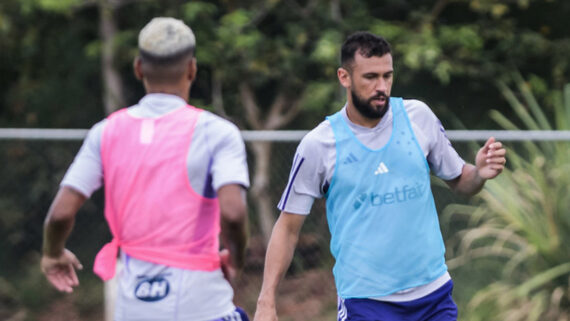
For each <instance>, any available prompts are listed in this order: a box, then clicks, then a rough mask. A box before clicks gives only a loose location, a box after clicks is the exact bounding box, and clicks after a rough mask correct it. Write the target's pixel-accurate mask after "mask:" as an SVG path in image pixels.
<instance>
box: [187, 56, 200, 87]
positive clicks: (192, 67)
mask: <svg viewBox="0 0 570 321" xmlns="http://www.w3.org/2000/svg"><path fill="white" fill-rule="evenodd" d="M187 68H188V70H187V74H188V80H190V82H194V79H196V73H197V72H198V64H197V63H196V57H192V59H190V61H188V65H187Z"/></svg>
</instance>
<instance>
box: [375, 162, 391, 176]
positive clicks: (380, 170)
mask: <svg viewBox="0 0 570 321" xmlns="http://www.w3.org/2000/svg"><path fill="white" fill-rule="evenodd" d="M388 172H389V170H388V167H386V164H384V162H380V164H379V165H378V168H377V169H376V171H375V172H374V175H378V174H386V173H388Z"/></svg>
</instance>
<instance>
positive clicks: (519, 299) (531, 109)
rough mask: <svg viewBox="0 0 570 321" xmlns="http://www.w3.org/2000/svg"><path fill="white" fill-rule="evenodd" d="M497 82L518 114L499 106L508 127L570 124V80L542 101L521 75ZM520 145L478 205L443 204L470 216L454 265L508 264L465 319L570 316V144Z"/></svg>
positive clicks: (458, 238) (544, 320)
mask: <svg viewBox="0 0 570 321" xmlns="http://www.w3.org/2000/svg"><path fill="white" fill-rule="evenodd" d="M497 85H498V88H499V89H500V90H501V92H502V93H503V95H504V97H505V98H506V100H507V101H508V102H509V105H510V106H511V107H512V110H513V112H514V114H515V115H516V116H517V119H515V120H510V119H508V118H507V117H505V116H504V115H502V114H501V113H499V112H497V111H492V112H491V114H490V115H491V117H492V118H493V119H494V120H495V121H496V122H497V123H498V124H500V125H501V127H503V128H504V129H532V130H552V129H558V130H568V129H570V84H567V85H566V86H565V87H564V89H563V90H551V91H548V94H544V92H543V94H544V95H543V99H541V101H543V104H542V105H541V104H539V102H538V100H537V98H536V97H537V95H536V94H535V93H534V92H533V90H531V88H532V87H531V85H530V83H529V82H527V81H525V80H524V79H523V78H522V77H521V76H520V75H519V74H513V75H512V79H510V81H509V82H506V81H499V82H498V83H497ZM511 88H515V89H514V90H513V89H511ZM545 106H550V108H549V109H548V108H546V107H545ZM513 146H514V145H513ZM513 146H509V147H508V152H507V159H508V161H507V163H508V164H507V165H508V166H507V168H506V169H505V170H504V172H503V173H502V174H501V175H499V177H497V178H496V179H494V180H490V181H488V182H487V183H486V185H485V188H484V189H483V191H482V192H481V193H480V194H479V196H478V198H476V199H475V201H474V204H473V205H469V206H464V205H450V206H448V207H447V208H446V209H445V210H444V214H443V215H450V216H459V217H461V216H463V217H468V220H469V223H468V225H467V226H468V227H467V228H465V229H463V230H461V231H459V232H458V233H457V234H456V235H455V237H454V238H452V240H451V242H450V243H449V244H448V248H450V249H451V251H449V250H448V251H449V253H451V256H452V258H451V259H450V260H449V261H448V265H449V267H450V269H454V268H456V267H459V266H462V265H465V264H468V263H472V262H474V260H477V259H480V258H489V257H491V258H496V259H497V260H500V261H501V262H503V263H504V264H502V265H501V267H502V271H500V272H501V273H502V274H501V275H502V277H501V278H500V280H499V281H497V282H494V283H491V284H490V285H488V286H486V287H484V288H483V289H480V290H478V291H477V292H476V293H475V295H474V296H473V297H472V298H471V300H470V301H469V303H468V305H467V308H466V311H463V313H462V315H463V317H462V318H461V319H462V320H467V321H480V320H486V321H492V320H501V321H519V320H521V321H522V320H528V321H531V320H537V321H538V320H540V321H554V320H557V321H561V320H570V143H569V142H551V141H549V142H547V141H542V142H531V141H526V142H523V143H522V144H518V145H516V147H517V148H514V147H513Z"/></svg>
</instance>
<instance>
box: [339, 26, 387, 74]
mask: <svg viewBox="0 0 570 321" xmlns="http://www.w3.org/2000/svg"><path fill="white" fill-rule="evenodd" d="M357 52H358V53H359V54H361V55H362V56H363V57H366V58H370V57H373V56H374V57H382V56H384V55H385V54H387V53H391V52H392V49H391V48H390V44H389V43H388V41H386V39H384V38H382V37H380V36H377V35H375V34H372V33H370V32H367V31H357V32H355V33H353V34H351V35H350V36H348V38H346V40H345V41H344V43H343V44H342V48H341V50H340V64H341V66H342V67H343V68H345V69H349V68H350V65H351V64H352V63H353V62H354V56H355V54H356V53H357Z"/></svg>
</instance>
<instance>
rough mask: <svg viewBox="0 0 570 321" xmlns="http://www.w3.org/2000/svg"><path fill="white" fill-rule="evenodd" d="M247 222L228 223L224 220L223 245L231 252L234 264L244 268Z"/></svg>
mask: <svg viewBox="0 0 570 321" xmlns="http://www.w3.org/2000/svg"><path fill="white" fill-rule="evenodd" d="M247 230H248V229H247V221H245V220H244V221H240V222H228V221H226V220H222V243H223V245H224V247H225V248H227V249H228V250H229V251H230V255H231V258H232V264H233V265H234V266H235V267H236V268H240V269H241V268H243V266H244V264H245V249H246V246H247V235H248V233H247Z"/></svg>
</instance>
